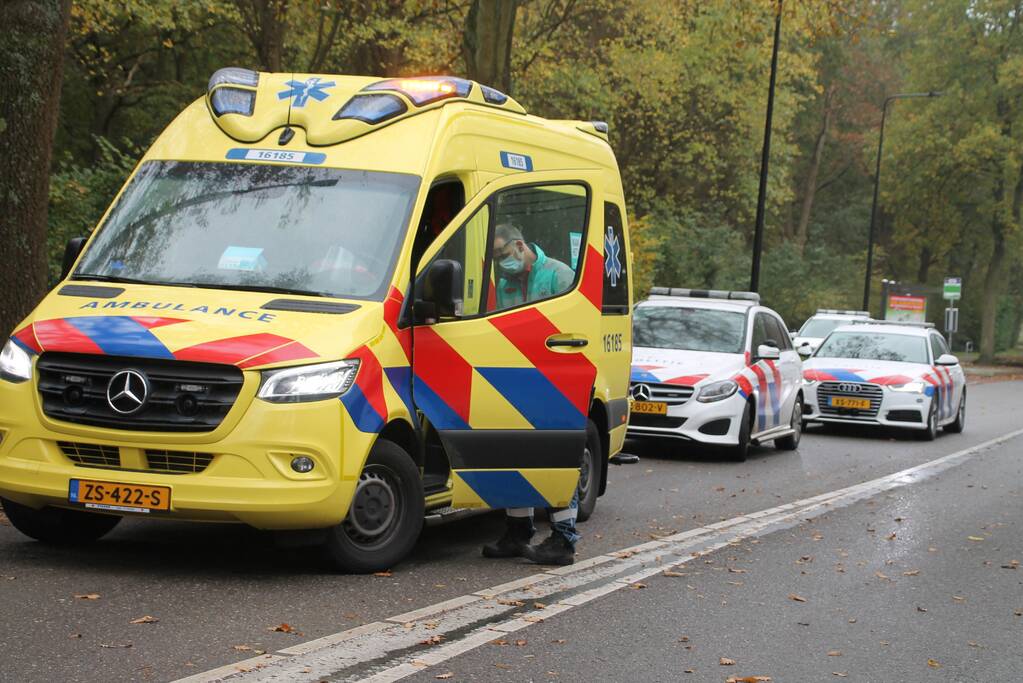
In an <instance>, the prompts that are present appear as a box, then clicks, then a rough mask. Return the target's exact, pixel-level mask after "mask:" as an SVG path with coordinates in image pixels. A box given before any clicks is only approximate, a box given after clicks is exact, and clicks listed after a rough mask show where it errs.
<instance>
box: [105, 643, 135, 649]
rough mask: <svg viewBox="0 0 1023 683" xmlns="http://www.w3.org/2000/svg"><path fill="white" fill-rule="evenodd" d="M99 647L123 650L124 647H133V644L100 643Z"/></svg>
mask: <svg viewBox="0 0 1023 683" xmlns="http://www.w3.org/2000/svg"><path fill="white" fill-rule="evenodd" d="M99 646H100V647H106V648H119V647H121V648H123V647H131V643H100V644H99Z"/></svg>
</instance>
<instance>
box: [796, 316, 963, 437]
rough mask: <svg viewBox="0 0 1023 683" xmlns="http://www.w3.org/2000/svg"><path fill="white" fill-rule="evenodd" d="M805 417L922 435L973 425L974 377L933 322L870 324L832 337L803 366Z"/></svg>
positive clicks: (846, 328) (845, 329) (842, 330)
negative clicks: (969, 388)
mask: <svg viewBox="0 0 1023 683" xmlns="http://www.w3.org/2000/svg"><path fill="white" fill-rule="evenodd" d="M803 394H804V396H805V397H806V399H805V400H806V406H804V411H803V412H804V418H805V419H806V420H807V422H845V423H856V424H873V425H884V426H887V427H901V428H907V429H915V430H918V433H919V436H920V438H922V439H925V440H928V441H929V440H931V439H933V438H934V437H935V436H937V433H938V428H939V427H944V429H945V431H948V432H961V431H963V427H964V426H965V424H966V375H965V374H964V373H963V369H962V367H960V365H959V361H958V359H956V357H955V356H953V355H951V354H950V353H949V352H948V346H947V345H946V344H945V340H944V339H943V338H942V336H941V335H940V334H938V331H937V330H935V329H934V325H931V324H930V323H896V322H883V321H865V322H863V323H859V324H852V325H845V326H842V327H839V328H837V329H836V330H835V331H834V332H832V333H831V334H830V335H829V336H828V337H827V338H826V339H825V340H824V342H823V343H822V344H821V345H820V346H819V347H818V348H817V351H816V352H815V353H814V355H813V357H812V358H809V359H808V360H806V361H804V362H803Z"/></svg>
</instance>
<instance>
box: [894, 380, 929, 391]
mask: <svg viewBox="0 0 1023 683" xmlns="http://www.w3.org/2000/svg"><path fill="white" fill-rule="evenodd" d="M888 388H889V389H891V390H892V391H904V392H906V393H907V394H922V393H924V391H925V390H926V385H925V384H924V383H923V382H906V383H905V384H889V385H888Z"/></svg>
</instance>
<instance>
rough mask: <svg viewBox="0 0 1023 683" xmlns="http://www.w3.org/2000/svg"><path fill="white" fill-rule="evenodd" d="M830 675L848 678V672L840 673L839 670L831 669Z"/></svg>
mask: <svg viewBox="0 0 1023 683" xmlns="http://www.w3.org/2000/svg"><path fill="white" fill-rule="evenodd" d="M831 675H832V676H838V677H839V678H848V677H849V674H846V673H842V672H841V671H832V672H831Z"/></svg>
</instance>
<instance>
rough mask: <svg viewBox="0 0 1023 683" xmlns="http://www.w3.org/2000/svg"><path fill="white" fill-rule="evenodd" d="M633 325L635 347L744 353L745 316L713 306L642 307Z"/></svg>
mask: <svg viewBox="0 0 1023 683" xmlns="http://www.w3.org/2000/svg"><path fill="white" fill-rule="evenodd" d="M632 324H633V327H632V343H633V345H634V346H645V347H648V348H654V349H679V350H682V351H712V352H716V353H742V351H743V337H744V332H745V329H746V315H745V314H744V313H739V312H737V311H721V310H715V309H711V308H679V307H677V306H639V307H637V308H636V310H635V313H634V315H633V323H632Z"/></svg>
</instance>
